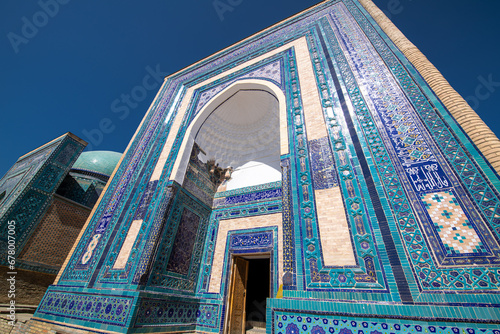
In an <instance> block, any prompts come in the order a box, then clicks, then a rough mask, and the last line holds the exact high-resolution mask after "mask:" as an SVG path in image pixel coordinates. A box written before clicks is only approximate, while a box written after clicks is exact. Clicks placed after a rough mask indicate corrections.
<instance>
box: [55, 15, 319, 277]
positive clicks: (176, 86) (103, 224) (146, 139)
mask: <svg viewBox="0 0 500 334" xmlns="http://www.w3.org/2000/svg"><path fill="white" fill-rule="evenodd" d="M326 7H327V6H320V7H318V8H317V13H315V15H312V16H310V17H306V18H305V19H304V20H303V21H300V22H293V23H292V24H291V25H285V26H283V29H282V30H273V31H272V32H271V33H266V34H265V35H263V36H261V37H262V38H259V39H257V38H253V39H252V40H251V41H250V40H249V41H245V43H244V44H243V45H242V47H239V48H236V49H234V50H230V51H228V52H225V53H223V54H222V55H218V56H217V58H212V59H210V60H205V61H202V62H201V63H199V64H198V65H196V66H194V67H192V68H189V70H187V71H183V72H179V75H176V76H174V77H171V78H170V79H169V80H168V81H167V82H166V83H165V85H163V86H162V88H161V92H160V93H159V94H158V96H159V98H157V99H155V101H154V102H153V105H152V107H151V112H150V113H148V114H147V116H146V119H145V121H144V123H143V124H144V126H142V127H141V128H140V129H139V131H138V133H137V135H136V139H135V140H134V141H133V142H132V143H131V146H130V148H129V150H128V151H127V153H126V155H125V156H124V159H123V162H122V164H121V165H120V167H119V168H118V170H117V172H116V175H115V178H114V181H113V182H112V183H111V184H110V186H109V188H108V191H107V193H106V194H105V195H104V196H103V198H102V200H101V203H100V205H99V206H98V208H97V209H96V211H95V214H94V216H93V218H92V220H91V223H90V224H89V227H88V231H86V232H85V236H84V238H83V240H91V239H92V238H93V236H94V234H101V233H100V231H105V232H104V235H103V237H102V238H100V241H99V243H98V244H97V245H96V248H95V249H94V250H93V252H92V256H91V259H90V261H89V262H88V263H87V264H86V265H82V264H81V259H82V256H83V255H84V254H85V253H86V252H87V250H88V246H89V244H83V243H81V244H80V245H79V246H78V248H77V250H76V251H75V253H74V256H73V257H72V259H71V262H70V263H69V265H68V269H69V270H67V271H65V272H64V275H63V277H62V280H69V281H72V282H73V284H75V283H76V282H85V281H87V280H88V279H89V278H90V275H91V274H92V270H93V268H94V267H95V266H96V264H97V261H98V258H99V257H100V254H102V251H103V249H104V244H105V243H106V242H107V240H108V239H109V236H110V232H106V230H107V229H108V227H109V226H110V225H111V226H114V224H115V223H116V221H117V219H118V217H119V215H118V214H115V211H116V212H121V210H123V207H124V205H125V203H126V201H125V200H123V199H124V198H127V196H129V195H130V192H131V190H132V188H133V187H131V185H132V184H133V181H134V180H135V179H136V178H137V176H138V174H139V173H140V170H141V168H142V167H143V166H144V157H145V156H148V154H151V155H156V156H158V154H159V153H160V152H161V148H162V145H163V144H164V143H165V141H166V138H167V136H168V132H169V130H170V127H171V125H172V122H173V120H174V117H175V116H176V112H177V109H176V108H177V107H178V101H179V98H182V96H183V94H184V92H185V90H184V89H183V88H181V86H180V85H182V84H185V83H189V85H193V84H196V83H197V82H200V81H201V80H206V79H207V78H209V77H211V76H214V75H218V74H220V73H222V72H223V71H224V69H227V68H231V67H234V66H235V65H236V64H241V63H242V62H244V61H246V60H247V59H248V58H246V56H248V55H250V57H254V56H256V55H260V54H264V53H265V52H266V51H268V50H271V49H273V48H275V45H276V42H277V41H279V40H280V39H281V38H283V37H285V36H286V37H287V38H288V37H290V36H292V35H293V34H296V33H298V32H299V31H300V29H302V28H303V27H306V26H307V24H310V23H311V22H315V20H316V18H317V16H318V15H324V11H323V10H326ZM322 11H323V12H322ZM256 45H258V47H259V49H258V50H257V51H256V49H255V46H256ZM243 55H244V56H245V57H241V56H243ZM181 132H182V131H181ZM178 138H181V139H182V134H180V136H179V137H178ZM179 143H180V140H176V141H175V143H174V150H173V154H172V155H171V157H170V158H172V159H170V158H169V161H173V160H175V156H176V152H177V150H178V147H179ZM149 167H150V166H148V168H149ZM171 167H172V165H171V163H167V165H166V166H165V168H164V172H165V173H166V175H168V173H169V172H170V170H171ZM155 211H156V209H155ZM160 216H161V214H160ZM96 229H97V230H96Z"/></svg>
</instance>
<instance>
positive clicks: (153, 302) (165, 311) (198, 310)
mask: <svg viewBox="0 0 500 334" xmlns="http://www.w3.org/2000/svg"><path fill="white" fill-rule="evenodd" d="M218 313H219V306H218V305H211V304H206V305H200V304H198V301H193V302H186V301H175V300H168V299H166V300H162V299H153V298H143V299H141V301H140V305H139V311H138V314H137V318H136V320H135V325H134V327H136V328H137V327H159V326H161V325H166V326H172V325H175V324H177V325H183V326H189V325H195V324H198V325H202V326H206V327H212V328H214V327H216V323H217V318H218Z"/></svg>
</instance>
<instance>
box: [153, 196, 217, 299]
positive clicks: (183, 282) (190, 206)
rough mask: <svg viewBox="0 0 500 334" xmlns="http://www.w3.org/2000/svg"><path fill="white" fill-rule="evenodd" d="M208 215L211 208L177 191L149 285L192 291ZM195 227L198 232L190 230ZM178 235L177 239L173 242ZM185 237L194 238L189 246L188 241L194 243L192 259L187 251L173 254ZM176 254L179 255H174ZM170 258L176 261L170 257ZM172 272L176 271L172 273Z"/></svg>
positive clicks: (196, 275)
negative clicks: (182, 262) (177, 243)
mask: <svg viewBox="0 0 500 334" xmlns="http://www.w3.org/2000/svg"><path fill="white" fill-rule="evenodd" d="M186 209H187V210H188V211H187V210H186ZM188 212H190V213H188ZM210 212H211V210H210V208H208V207H207V206H205V205H204V204H202V203H201V202H199V201H197V200H196V199H195V198H193V197H191V196H189V195H188V194H187V193H185V192H184V191H183V190H180V191H179V192H178V194H177V198H176V199H175V203H174V205H173V208H172V213H171V215H170V218H169V219H168V220H167V222H168V226H167V227H166V228H165V231H164V234H163V236H162V239H161V241H160V246H159V249H158V255H157V257H156V259H155V262H154V265H153V268H152V274H151V278H150V280H149V284H148V285H149V286H152V287H156V288H168V289H176V290H183V291H194V289H195V284H196V278H197V277H198V269H199V266H200V261H201V255H202V253H203V243H204V241H205V235H206V230H207V226H208V220H209V216H210ZM183 217H184V219H185V220H184V222H185V229H184V230H183V229H182V227H181V226H180V224H182V219H183ZM195 225H197V226H198V227H197V233H194V231H193V230H191V229H192V228H194V227H195ZM179 233H180V234H179ZM178 235H179V238H180V239H176V238H177V236H178ZM186 238H192V239H193V240H191V241H189V245H191V242H192V243H193V244H192V248H193V249H192V251H191V252H190V254H191V256H189V254H188V253H187V249H184V250H175V251H174V247H173V245H174V242H175V241H176V240H181V241H179V242H181V243H185V242H186V240H185V239H186ZM190 247H191V246H190ZM179 251H180V252H181V253H177V252H179ZM184 252H186V253H184ZM176 254H177V255H176ZM172 256H174V257H175V258H172ZM167 261H168V262H167ZM170 261H173V262H172V263H171V262H170ZM179 261H185V262H186V263H185V264H181V263H180V262H179ZM172 269H175V271H173V270H172Z"/></svg>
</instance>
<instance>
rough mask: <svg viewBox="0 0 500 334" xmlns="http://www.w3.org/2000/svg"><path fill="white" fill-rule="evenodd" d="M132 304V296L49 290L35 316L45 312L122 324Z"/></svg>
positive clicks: (62, 316)
mask: <svg viewBox="0 0 500 334" xmlns="http://www.w3.org/2000/svg"><path fill="white" fill-rule="evenodd" d="M132 305H133V297H118V296H106V295H96V294H92V295H91V294H72V293H68V292H55V291H49V292H47V293H46V294H45V296H44V298H43V300H42V302H41V303H40V305H39V307H38V309H37V311H36V313H35V316H38V317H39V316H42V317H43V315H44V314H46V315H49V316H54V317H59V318H65V319H74V320H80V321H89V320H90V321H95V322H100V323H103V324H109V325H116V326H124V325H125V324H126V323H127V319H128V316H129V313H130V310H131V308H132Z"/></svg>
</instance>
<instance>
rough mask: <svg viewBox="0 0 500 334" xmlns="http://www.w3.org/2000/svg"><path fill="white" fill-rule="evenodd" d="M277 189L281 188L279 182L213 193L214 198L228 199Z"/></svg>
mask: <svg viewBox="0 0 500 334" xmlns="http://www.w3.org/2000/svg"><path fill="white" fill-rule="evenodd" d="M277 188H281V181H276V182H270V183H264V184H258V185H256V186H251V187H244V188H238V189H233V190H228V191H219V192H217V193H215V195H214V198H220V197H230V196H235V195H242V194H247V193H254V192H258V191H261V190H272V189H277Z"/></svg>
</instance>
